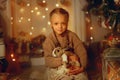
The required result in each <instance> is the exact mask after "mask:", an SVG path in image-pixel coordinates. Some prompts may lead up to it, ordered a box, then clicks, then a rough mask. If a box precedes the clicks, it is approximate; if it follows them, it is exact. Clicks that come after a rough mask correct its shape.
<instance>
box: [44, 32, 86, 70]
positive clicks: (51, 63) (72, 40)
mask: <svg viewBox="0 0 120 80" xmlns="http://www.w3.org/2000/svg"><path fill="white" fill-rule="evenodd" d="M67 36H68V37H67ZM56 37H57V38H58V41H59V43H60V45H61V47H63V48H64V47H66V46H67V44H69V46H70V47H72V48H73V49H74V53H75V54H76V55H77V56H78V57H79V59H80V64H81V66H82V67H83V68H86V66H87V53H86V50H85V48H84V46H83V43H82V41H81V40H80V39H79V38H78V36H77V35H76V34H75V33H74V32H71V31H69V30H68V31H66V32H65V33H64V34H63V35H61V36H60V35H56ZM56 37H55V35H54V33H53V32H52V33H51V34H50V35H49V36H48V37H47V38H46V40H45V42H44V44H43V49H44V55H45V64H46V66H48V67H58V66H59V65H58V64H60V60H59V59H56V58H54V57H52V51H53V49H54V48H55V47H56V46H55V45H56V44H57V40H56ZM68 39H69V42H68ZM60 59H61V58H60Z"/></svg>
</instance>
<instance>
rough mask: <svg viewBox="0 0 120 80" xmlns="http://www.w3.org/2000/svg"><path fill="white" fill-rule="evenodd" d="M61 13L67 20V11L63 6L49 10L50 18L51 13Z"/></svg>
mask: <svg viewBox="0 0 120 80" xmlns="http://www.w3.org/2000/svg"><path fill="white" fill-rule="evenodd" d="M55 13H57V14H62V15H65V17H66V18H67V21H68V20H69V13H68V12H67V11H66V10H65V9H63V8H55V9H53V10H52V11H51V12H50V18H51V17H52V15H53V14H55Z"/></svg>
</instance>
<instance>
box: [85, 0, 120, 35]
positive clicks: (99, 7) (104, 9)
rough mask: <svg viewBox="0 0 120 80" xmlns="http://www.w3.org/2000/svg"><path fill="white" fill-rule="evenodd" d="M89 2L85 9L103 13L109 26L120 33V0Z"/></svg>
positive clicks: (94, 12)
mask: <svg viewBox="0 0 120 80" xmlns="http://www.w3.org/2000/svg"><path fill="white" fill-rule="evenodd" d="M87 2H88V5H87V7H86V8H85V9H84V10H87V11H89V12H91V13H93V14H94V15H103V16H104V18H105V21H106V22H107V27H108V26H110V27H111V29H112V31H113V32H118V33H120V26H119V24H120V0H87ZM106 22H105V23H106ZM102 24H103V23H102ZM105 25H106V24H105ZM108 28H109V27H108Z"/></svg>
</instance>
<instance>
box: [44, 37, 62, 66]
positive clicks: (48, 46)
mask: <svg viewBox="0 0 120 80" xmlns="http://www.w3.org/2000/svg"><path fill="white" fill-rule="evenodd" d="M43 49H44V57H45V65H46V66H47V67H58V66H60V65H61V61H62V59H61V58H55V57H52V51H53V49H54V43H53V42H52V40H51V39H49V38H47V39H46V40H45V42H44V44H43Z"/></svg>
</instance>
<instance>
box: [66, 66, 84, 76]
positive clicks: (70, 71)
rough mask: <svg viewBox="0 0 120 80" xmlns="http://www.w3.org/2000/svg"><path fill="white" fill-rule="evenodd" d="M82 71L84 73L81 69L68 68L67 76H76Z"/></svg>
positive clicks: (75, 67) (76, 67)
mask: <svg viewBox="0 0 120 80" xmlns="http://www.w3.org/2000/svg"><path fill="white" fill-rule="evenodd" d="M83 71H84V69H83V67H78V66H72V67H70V68H69V72H68V75H76V74H78V73H81V72H83Z"/></svg>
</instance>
